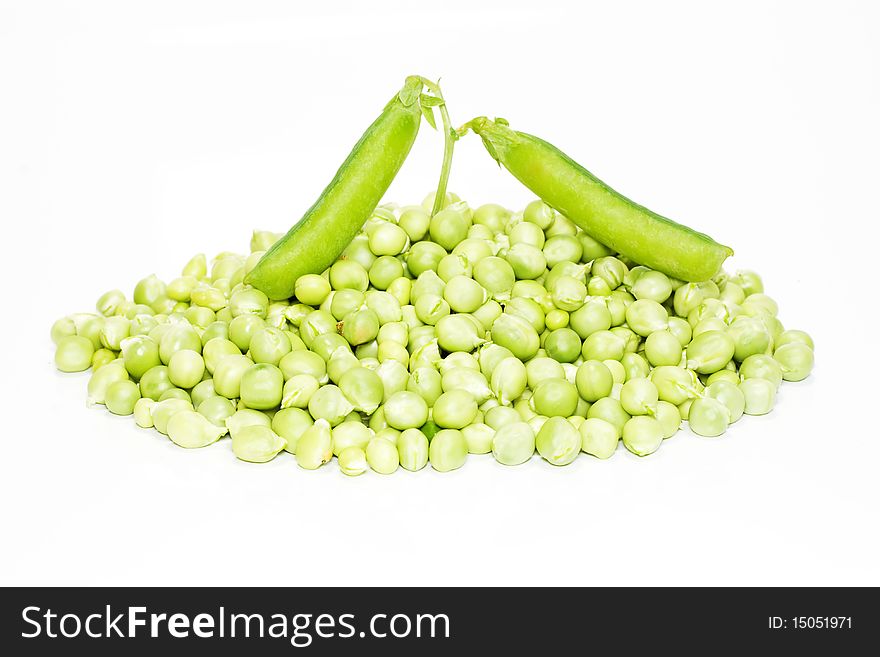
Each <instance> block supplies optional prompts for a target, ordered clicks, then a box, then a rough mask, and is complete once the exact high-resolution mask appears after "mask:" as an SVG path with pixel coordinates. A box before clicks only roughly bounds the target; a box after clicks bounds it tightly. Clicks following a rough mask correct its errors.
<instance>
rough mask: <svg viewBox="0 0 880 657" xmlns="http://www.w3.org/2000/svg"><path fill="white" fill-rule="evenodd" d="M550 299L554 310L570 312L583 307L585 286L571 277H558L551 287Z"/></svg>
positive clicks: (585, 296) (585, 292) (585, 295)
mask: <svg viewBox="0 0 880 657" xmlns="http://www.w3.org/2000/svg"><path fill="white" fill-rule="evenodd" d="M551 298H552V299H553V305H554V306H556V308H558V309H560V310H565V311H568V312H572V311H575V310H577V309H579V308H580V307H581V306H583V305H584V301H585V300H586V298H587V286H586V285H584V284H583V283H581V282H580V281H579V280H577V279H575V278H572V277H571V276H560V277H559V278H557V279H556V281H555V283H554V285H553V289H552V290H551Z"/></svg>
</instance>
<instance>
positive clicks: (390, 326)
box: [376, 322, 409, 347]
mask: <svg viewBox="0 0 880 657" xmlns="http://www.w3.org/2000/svg"><path fill="white" fill-rule="evenodd" d="M376 340H377V341H378V342H379V344H383V343H386V342H396V343H397V344H400V345H403V346H404V347H406V346H407V343H408V342H409V326H407V325H406V322H388V323H387V324H383V325H382V326H381V327H380V328H379V334H378V335H377V336H376Z"/></svg>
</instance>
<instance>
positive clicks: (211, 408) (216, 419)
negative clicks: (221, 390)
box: [196, 395, 235, 429]
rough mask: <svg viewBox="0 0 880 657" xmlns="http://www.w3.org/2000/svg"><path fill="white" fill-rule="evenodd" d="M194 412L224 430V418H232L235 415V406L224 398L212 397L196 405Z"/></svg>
mask: <svg viewBox="0 0 880 657" xmlns="http://www.w3.org/2000/svg"><path fill="white" fill-rule="evenodd" d="M196 412H198V413H199V415H203V416H205V418H206V419H207V420H208V421H209V422H210V423H211V424H215V425H217V426H218V427H223V428H224V429H225V428H226V418H229V417H232V415H233V414H234V413H235V404H234V403H232V402H231V401H230V400H228V399H226V398H225V397H220V396H219V395H214V396H212V397H207V398H206V399H204V400H202V402H201V403H200V404H198V405H196Z"/></svg>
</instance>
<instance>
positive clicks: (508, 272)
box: [474, 256, 516, 300]
mask: <svg viewBox="0 0 880 657" xmlns="http://www.w3.org/2000/svg"><path fill="white" fill-rule="evenodd" d="M474 280H476V281H477V283H479V284H480V285H482V286H483V287H484V288H485V289H486V291H487V292H488V293H489V294H491V295H492V296H493V297H494V298H495V299H496V300H499V299H509V298H510V290H511V288H512V287H513V284H514V282H515V281H516V275H515V274H514V272H513V268H512V267H511V266H510V264H509V263H508V262H507V261H506V260H504V259H502V258H499V257H497V256H490V257H488V258H483V259H482V260H480V261H478V262H477V263H475V264H474Z"/></svg>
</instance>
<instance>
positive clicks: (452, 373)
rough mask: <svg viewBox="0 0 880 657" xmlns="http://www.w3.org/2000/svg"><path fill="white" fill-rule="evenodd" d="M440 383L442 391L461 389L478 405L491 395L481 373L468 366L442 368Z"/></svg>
mask: <svg viewBox="0 0 880 657" xmlns="http://www.w3.org/2000/svg"><path fill="white" fill-rule="evenodd" d="M496 371H497V368H496ZM441 383H442V387H443V391H444V392H446V391H449V390H462V391H464V392H466V393H468V394H469V395H470V396H471V397H473V398H474V401H476V402H477V404H478V405H479V404H482V403H483V402H485V401H486V400H487V399H490V398H491V397H492V389H491V388H490V387H489V382H488V381H487V380H486V377H485V376H484V375H483V373H482V372H480V371H479V370H474V369H471V368H469V367H453V368H447V369H444V370H443V372H442V374H441ZM517 396H519V395H517Z"/></svg>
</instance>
